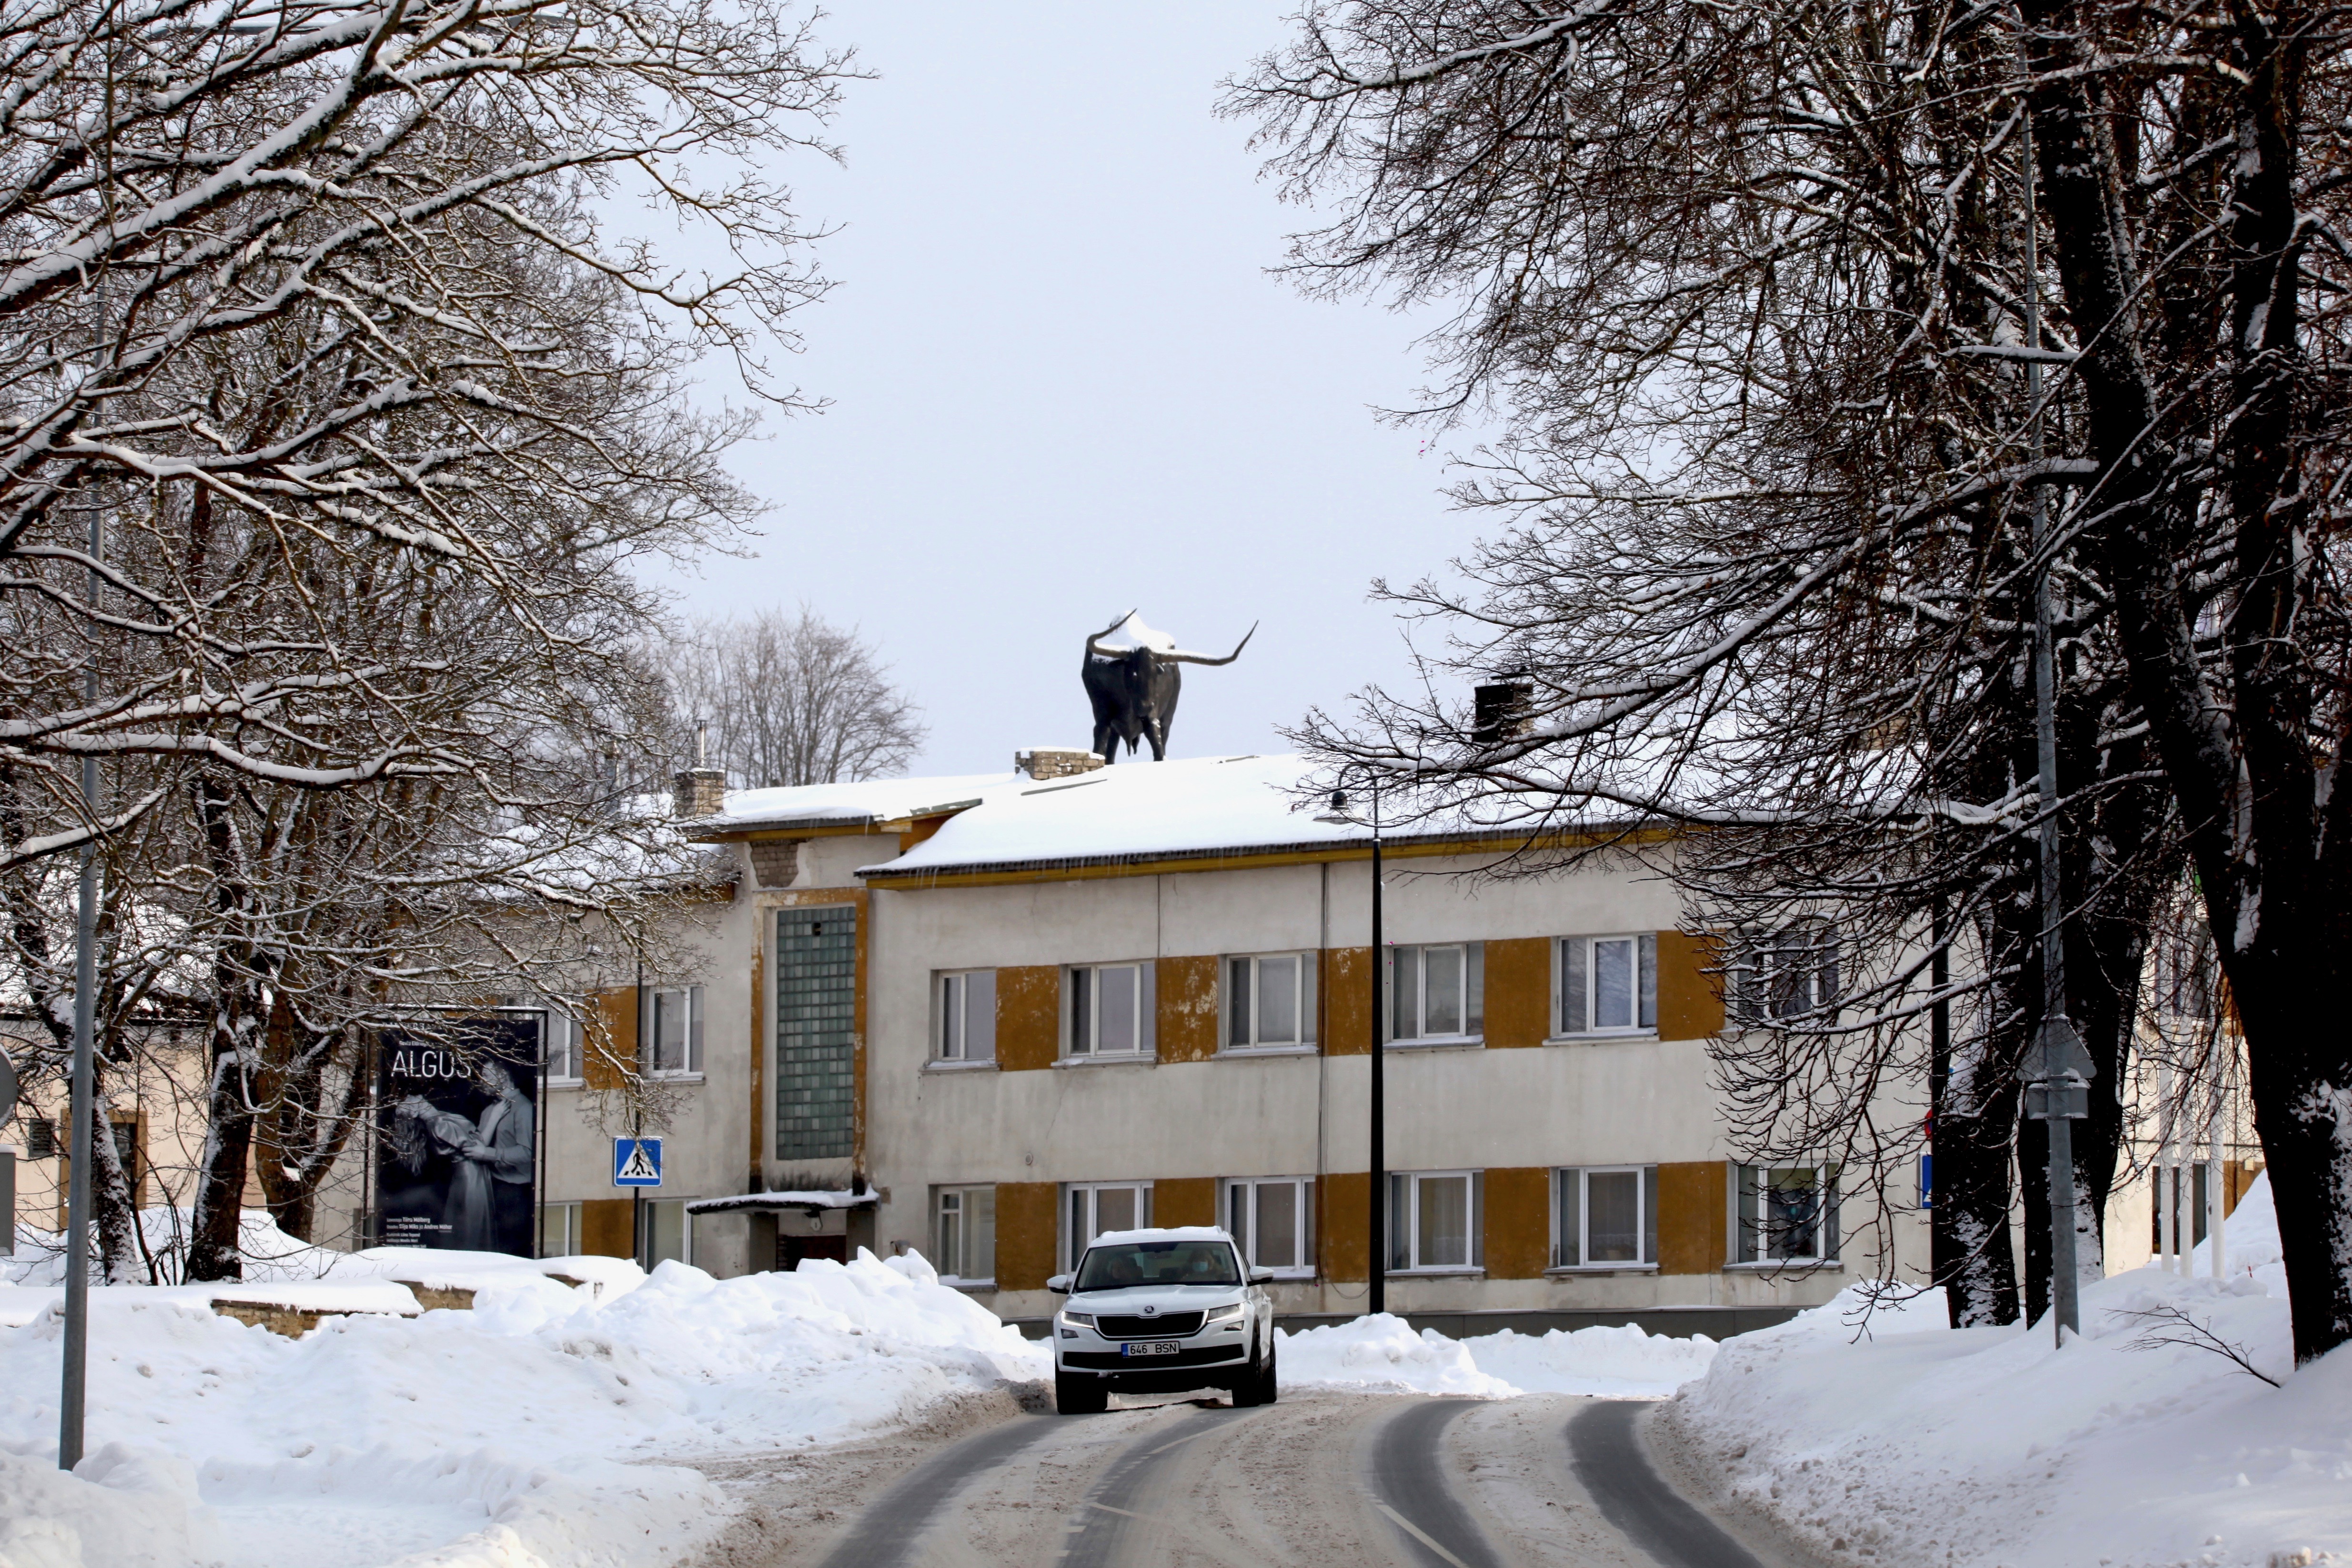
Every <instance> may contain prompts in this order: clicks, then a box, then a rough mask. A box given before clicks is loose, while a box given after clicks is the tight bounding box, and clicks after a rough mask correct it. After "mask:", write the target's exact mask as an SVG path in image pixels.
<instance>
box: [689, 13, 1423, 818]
mask: <svg viewBox="0 0 2352 1568" xmlns="http://www.w3.org/2000/svg"><path fill="white" fill-rule="evenodd" d="M1287 9H1288V7H1287V5H1286V4H1282V3H1278V0H1184V3H1182V4H1174V3H1170V0H1152V3H1140V0H1129V3H1126V4H1120V5H1105V4H1103V3H1102V0H1022V3H1021V4H1019V5H971V4H969V3H965V4H949V3H946V0H838V3H837V4H834V5H831V6H830V16H829V17H828V19H827V21H826V22H825V23H824V36H825V37H826V38H827V39H828V40H830V41H834V42H837V43H841V44H847V45H851V46H854V47H856V49H857V51H858V53H859V56H860V58H861V62H862V63H863V65H864V66H865V67H866V68H867V69H869V70H871V71H874V72H876V73H877V79H876V80H872V81H866V82H859V83H854V84H852V85H851V86H850V88H849V89H848V96H847V106H846V109H845V112H844V113H843V115H842V116H841V117H840V119H839V120H838V121H837V122H836V124H835V127H834V133H835V140H836V141H839V142H840V143H841V144H842V145H843V146H844V147H845V150H846V152H847V162H846V166H845V168H843V169H840V170H835V169H832V168H830V167H829V166H826V165H823V164H821V163H813V164H812V165H811V166H809V167H806V168H803V169H802V170H800V171H799V172H797V173H796V174H795V176H794V183H796V184H797V185H798V186H799V188H800V192H801V199H802V205H803V210H804V211H805V212H806V213H808V214H810V216H811V217H813V218H814V219H818V220H821V221H824V222H826V223H832V224H837V225H840V226H841V232H840V233H839V234H837V235H835V236H834V237H833V238H831V239H829V240H827V241H825V242H824V246H823V251H822V255H823V257H824V267H825V269H826V271H827V272H828V273H829V274H830V275H831V276H832V277H835V278H836V279H838V287H836V288H835V290H834V292H833V293H832V294H831V295H830V296H829V297H828V298H826V299H825V300H824V302H823V303H821V304H819V305H817V306H815V307H813V308H809V309H808V310H806V311H804V312H803V314H802V315H801V317H800V325H801V328H802V329H803V333H804V334H805V336H806V340H807V351H806V352H805V353H804V354H803V355H801V356H800V357H799V358H798V360H797V361H796V362H795V366H794V368H795V369H796V371H797V377H796V379H797V380H798V381H799V382H800V384H801V385H802V386H803V389H804V390H805V391H806V392H808V393H810V394H811V395H814V396H817V397H822V398H824V399H826V400H828V401H829V402H830V404H831V406H830V407H829V408H828V409H827V410H826V412H824V413H821V414H816V415H810V416H801V417H795V418H791V419H782V420H777V419H772V420H771V421H770V422H769V426H768V433H767V436H766V438H765V439H764V440H763V441H762V442H761V443H760V444H758V445H757V446H756V447H755V448H753V449H751V451H749V452H748V453H746V454H745V455H743V456H742V457H741V458H740V460H739V462H738V464H737V467H738V470H739V471H740V473H741V474H742V476H744V478H745V479H746V481H747V482H748V483H749V484H750V485H751V486H752V487H753V488H754V490H755V491H756V492H757V493H758V494H759V495H761V497H764V498H765V499H766V500H767V501H769V502H770V503H771V504H772V506H773V507H774V508H775V509H774V511H773V513H772V516H771V517H770V518H769V520H768V522H767V524H766V527H765V529H764V537H762V538H760V539H759V540H756V541H754V549H756V551H757V555H756V558H755V559H751V560H732V559H720V560H714V561H712V562H710V563H709V564H708V565H707V566H706V567H705V568H704V570H702V571H701V572H700V573H699V574H698V576H694V577H690V578H688V579H685V580H682V581H681V582H680V584H679V587H680V588H681V590H682V591H683V592H684V595H685V598H686V601H687V603H688V607H689V608H691V609H693V610H697V611H709V612H740V611H745V610H750V609H753V608H757V607H761V606H766V605H783V606H791V605H793V604H795V603H797V602H799V601H807V602H809V603H810V604H812V605H814V606H815V607H816V608H817V609H818V610H819V611H820V612H822V613H824V615H826V616H828V617H830V618H832V619H834V620H836V621H840V622H854V623H856V625H858V626H859V627H860V628H862V629H863V630H864V631H865V632H866V634H867V635H868V636H870V637H872V638H874V639H875V640H877V642H878V643H880V645H881V647H882V649H883V652H884V655H885V657H886V658H887V659H888V660H889V662H890V663H891V664H892V665H893V666H894V668H895V670H896V672H897V674H898V678H899V679H900V680H901V681H902V682H903V683H904V684H905V685H906V686H907V687H908V689H909V690H910V691H911V692H912V693H913V694H914V695H915V696H916V698H917V699H918V701H919V702H920V703H921V705H922V706H923V708H924V710H925V716H926V719H927V721H928V723H929V727H930V739H929V745H928V746H927V747H925V750H924V753H923V755H922V756H921V757H920V758H919V759H918V762H917V767H918V768H919V769H920V770H922V771H925V772H940V773H952V772H971V771H984V770H990V769H994V768H1004V767H1009V766H1010V765H1011V758H1012V754H1013V751H1014V750H1015V749H1016V748H1018V747H1028V746H1035V745H1068V746H1083V745H1085V744H1087V738H1088V733H1089V728H1090V723H1091V721H1090V718H1089V716H1088V709H1087V699H1086V695H1085V693H1084V691H1083V690H1082V689H1081V687H1080V685H1079V681H1078V669H1077V666H1078V663H1079V657H1080V649H1081V645H1082V641H1083V639H1084V637H1085V635H1086V634H1087V632H1093V631H1096V630H1098V629H1099V628H1100V627H1102V626H1103V625H1104V624H1105V623H1106V622H1108V621H1109V620H1110V619H1111V618H1112V617H1113V616H1115V615H1117V614H1118V613H1120V612H1123V611H1126V610H1128V609H1129V608H1131V607H1132V608H1139V610H1140V611H1141V612H1142V615H1143V618H1144V619H1145V620H1146V621H1147V622H1150V624H1152V625H1153V626H1155V627H1157V628H1160V629H1161V630H1163V631H1166V632H1171V633H1173V634H1174V635H1175V637H1176V638H1177V639H1178V641H1179V642H1180V643H1181V644H1182V645H1183V646H1185V647H1188V648H1192V649H1196V650H1201V651H1204V652H1210V653H1223V652H1226V651H1228V650H1230V649H1231V648H1232V646H1233V644H1234V642H1235V641H1237V640H1238V639H1239V638H1240V637H1241V635H1242V633H1243V632H1246V631H1247V630H1248V629H1249V627H1250V624H1251V622H1259V623H1260V629H1259V631H1258V633H1257V636H1256V639H1255V641H1254V642H1253V643H1251V644H1250V646H1249V649H1248V651H1247V652H1246V653H1244V654H1243V656H1242V660H1241V662H1240V663H1239V664H1234V665H1233V666H1231V667H1230V668H1227V669H1222V670H1194V671H1191V672H1189V673H1188V674H1187V676H1186V680H1185V685H1184V695H1183V704H1182V707H1181V710H1180V712H1179V714H1178V716H1177V720H1176V723H1175V726H1174V729H1173V746H1172V748H1171V749H1172V752H1173V753H1174V754H1175V755H1178V756H1201V755H1204V754H1212V753H1229V752H1254V751H1265V750H1271V749H1274V748H1276V747H1278V746H1280V745H1281V741H1280V739H1279V737H1277V736H1276V733H1275V732H1276V727H1277V726H1279V725H1283V724H1287V723H1291V722H1294V721H1295V720H1296V719H1297V717H1298V716H1299V715H1300V714H1302V713H1303V712H1304V711H1305V710H1306V709H1307V707H1308V706H1311V705H1314V704H1318V703H1320V704H1324V705H1327V706H1337V705H1339V704H1340V703H1341V702H1342V701H1343V699H1344V698H1345V696H1346V694H1348V693H1349V692H1350V691H1352V690H1353V689H1355V688H1356V687H1358V686H1360V685H1363V684H1365V683H1366V682H1367V681H1369V680H1373V679H1386V680H1394V679H1395V678H1397V676H1398V675H1399V674H1401V673H1402V670H1403V669H1404V667H1405V659H1404V653H1403V644H1402V641H1401V639H1400V635H1399V631H1398V624H1397V622H1396V621H1395V620H1394V618H1393V617H1392V616H1391V613H1390V612H1388V611H1387V610H1386V609H1385V608H1383V607H1381V606H1379V605H1376V604H1373V603H1370V602H1369V601H1367V600H1366V598H1365V587H1366V584H1367V583H1368V582H1369V581H1370V579H1371V578H1373V577H1375V576H1378V575H1383V574H1385V575H1387V576H1389V577H1391V578H1393V579H1399V580H1412V578H1414V577H1417V576H1419V575H1420V574H1422V573H1423V572H1424V571H1430V570H1439V569H1441V568H1442V567H1443V565H1444V561H1445V560H1446V559H1447V558H1449V557H1450V556H1452V555H1454V554H1455V553H1457V552H1459V551H1460V550H1461V549H1463V548H1464V547H1465V544H1466V543H1467V528H1468V525H1467V523H1466V522H1465V520H1464V519H1463V518H1461V517H1457V516H1455V515H1454V514H1452V513H1451V512H1449V510H1448V508H1447V507H1446V504H1445V502H1444V499H1443V498H1442V497H1440V496H1439V494H1438V488H1439V486H1440V485H1441V484H1442V483H1444V458H1443V455H1442V454H1443V449H1431V450H1427V451H1424V450H1423V448H1424V444H1425V438H1424V436H1423V434H1422V433H1420V432H1418V431H1415V430H1399V429H1394V428H1391V427H1390V426H1388V425H1385V424H1383V423H1381V422H1380V421H1379V420H1378V419H1377V418H1376V417H1375V415H1374V413H1373V410H1374V409H1375V408H1376V407H1392V406H1398V405H1400V404H1403V403H1407V402H1410V401H1411V400H1412V393H1413V391H1414V389H1415V388H1416V387H1417V386H1419V385H1421V384H1422V380H1423V378H1422V375H1421V371H1420V361H1419V358H1418V355H1417V354H1416V352H1415V351H1414V350H1413V349H1412V339H1413V337H1414V335H1415V332H1416V330H1417V328H1416V324H1415V322H1414V321H1412V320H1411V319H1406V318H1403V317H1400V316H1398V315H1396V314H1394V313H1391V312H1390V311H1387V310H1384V309H1381V308H1377V307H1375V306H1370V305H1364V304H1344V305H1331V304H1323V303H1317V302H1312V301H1309V300H1307V299H1304V298H1301V297H1300V296H1299V295H1298V294H1297V292H1296V290H1295V289H1293V288H1292V287H1291V286H1290V285H1289V284H1288V283H1286V282H1285V281H1284V280H1282V279H1280V278H1278V277H1272V276H1269V275H1268V272H1267V270H1266V269H1267V268H1268V267H1271V266H1273V265H1274V264H1275V263H1276V262H1278V261H1279V260H1280V258H1281V256H1282V254H1283V238H1284V235H1286V234H1287V233H1289V232H1291V231H1292V230H1294V229H1297V228H1298V227H1301V226H1304V219H1305V217H1306V214H1303V213H1302V212H1301V211H1300V210H1299V209H1297V208H1294V207H1286V206H1284V205H1283V204H1281V203H1279V202H1278V201H1276V195H1275V192H1274V189H1273V187H1272V186H1271V185H1270V184H1268V183H1265V182H1263V181H1261V180H1259V179H1258V177H1257V162H1258V161H1257V159H1256V158H1255V157H1254V156H1253V155H1252V154H1251V153H1250V152H1247V151H1246V150H1245V149H1244V138H1245V133H1246V132H1245V128H1244V126H1242V125H1240V124H1238V123H1234V122H1231V121H1225V120H1218V119H1216V118H1214V116H1213V114H1212V112H1211V110H1212V106H1213V103H1214V101H1215V99H1216V96H1217V94H1216V83H1217V81H1218V80H1219V78H1223V77H1224V76H1226V75H1228V74H1231V73H1234V72H1238V71H1240V70H1241V69H1243V68H1244V67H1245V66H1246V65H1247V63H1248V62H1249V61H1250V60H1251V59H1252V58H1253V57H1255V56H1256V55H1257V54H1259V53H1260V52H1262V51H1263V50H1265V49H1266V48H1268V47H1272V46H1273V45H1275V44H1276V43H1277V42H1278V41H1280V39H1281V38H1282V37H1283V31H1284V29H1283V17H1284V15H1285V13H1286V10H1287ZM1451 444H1452V445H1454V446H1455V447H1457V448H1458V447H1459V446H1460V445H1461V444H1462V443H1461V442H1460V441H1458V440H1456V441H1454V442H1453V443H1451ZM1146 755H1147V756H1148V753H1147V754H1146Z"/></svg>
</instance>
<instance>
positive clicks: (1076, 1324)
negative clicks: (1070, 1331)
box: [1062, 1307, 1095, 1329]
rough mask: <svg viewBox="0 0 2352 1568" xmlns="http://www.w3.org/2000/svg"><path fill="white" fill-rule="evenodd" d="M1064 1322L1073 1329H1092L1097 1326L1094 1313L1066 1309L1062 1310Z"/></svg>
mask: <svg viewBox="0 0 2352 1568" xmlns="http://www.w3.org/2000/svg"><path fill="white" fill-rule="evenodd" d="M1062 1322H1065V1323H1066V1324H1068V1325H1070V1326H1071V1327H1073V1328H1082V1329H1090V1328H1092V1327H1094V1326H1095V1315H1094V1313H1092V1312H1072V1311H1070V1310H1069V1309H1068V1308H1067V1307H1065V1308H1063V1309H1062Z"/></svg>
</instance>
